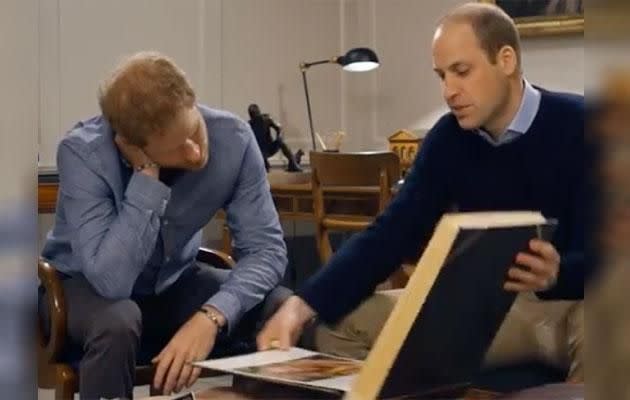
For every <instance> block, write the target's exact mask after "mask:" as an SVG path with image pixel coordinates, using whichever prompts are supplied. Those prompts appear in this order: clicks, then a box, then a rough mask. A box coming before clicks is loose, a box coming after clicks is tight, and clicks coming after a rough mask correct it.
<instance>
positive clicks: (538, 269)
mask: <svg viewBox="0 0 630 400" xmlns="http://www.w3.org/2000/svg"><path fill="white" fill-rule="evenodd" d="M516 263H517V264H519V265H522V266H524V267H528V268H529V269H531V270H532V272H534V273H536V274H538V273H543V274H545V275H548V274H549V270H548V267H546V265H545V261H544V260H543V259H542V258H540V257H536V256H534V255H531V254H527V253H518V255H517V256H516Z"/></svg>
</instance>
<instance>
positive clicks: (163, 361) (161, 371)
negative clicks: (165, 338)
mask: <svg viewBox="0 0 630 400" xmlns="http://www.w3.org/2000/svg"><path fill="white" fill-rule="evenodd" d="M163 353H164V354H162V353H160V355H159V356H158V357H160V360H159V362H158V365H157V368H156V370H155V376H154V377H153V387H154V388H156V389H161V388H162V383H163V382H164V376H165V375H166V372H167V371H168V367H169V366H170V365H171V362H172V361H173V353H172V352H171V351H167V352H163ZM156 358H157V357H156Z"/></svg>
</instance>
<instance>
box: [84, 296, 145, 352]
mask: <svg viewBox="0 0 630 400" xmlns="http://www.w3.org/2000/svg"><path fill="white" fill-rule="evenodd" d="M141 333H142V313H141V312H140V308H139V307H138V305H137V304H136V303H135V302H134V301H132V300H119V301H116V302H112V303H111V304H109V305H107V306H106V307H105V308H104V309H103V310H102V311H101V312H100V313H98V314H96V315H94V316H92V321H91V323H90V325H89V327H88V332H87V337H86V346H87V347H89V346H94V345H106V346H108V347H110V346H111V347H114V348H120V349H121V350H122V349H135V348H137V347H138V345H139V341H140V335H141Z"/></svg>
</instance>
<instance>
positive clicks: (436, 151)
mask: <svg viewBox="0 0 630 400" xmlns="http://www.w3.org/2000/svg"><path fill="white" fill-rule="evenodd" d="M443 125H444V123H442V124H440V123H438V124H436V127H434V128H433V129H432V130H431V131H430V132H429V133H428V134H427V137H426V139H425V140H424V142H423V145H422V148H421V150H420V152H419V154H418V157H417V158H416V160H415V161H414V164H413V167H412V170H411V172H410V174H409V175H408V177H407V178H406V179H405V183H404V184H403V186H402V187H401V189H400V191H399V193H398V194H397V195H396V196H395V198H394V200H393V201H392V202H391V203H390V205H389V206H388V207H387V208H386V209H385V211H384V212H383V213H382V214H381V215H380V216H379V217H378V218H376V220H375V221H374V222H373V223H372V224H371V225H370V227H369V228H368V229H367V230H365V231H363V232H361V233H358V234H356V235H354V236H353V237H352V238H351V239H349V240H348V241H347V242H346V243H344V245H343V246H342V247H341V249H339V250H338V251H337V252H336V253H335V254H334V255H333V257H332V258H331V260H330V262H329V264H328V265H326V266H324V267H323V268H321V270H320V271H319V273H317V274H316V275H314V276H313V277H312V278H311V279H310V280H309V281H307V283H306V284H305V286H304V287H302V288H301V290H299V291H298V295H299V296H300V297H302V299H304V300H305V301H306V303H308V304H309V305H310V306H311V307H312V308H313V309H314V310H315V311H316V312H317V314H318V315H319V317H320V318H321V319H322V320H323V321H324V322H327V323H334V322H336V321H337V320H339V319H340V318H342V317H343V316H344V315H346V314H348V313H349V312H351V311H352V310H353V309H355V308H356V307H357V306H358V305H359V304H360V303H361V302H362V301H363V300H364V299H365V298H367V297H368V296H370V295H371V294H372V293H373V292H374V290H375V288H376V286H377V285H378V284H379V283H380V282H382V281H384V280H385V279H387V278H388V277H389V275H391V274H392V273H393V272H394V271H395V269H396V268H398V267H399V266H400V265H401V264H402V262H403V260H404V259H405V258H406V257H409V256H410V255H417V253H418V250H419V249H420V246H421V245H422V243H423V241H424V240H426V239H427V238H428V237H430V235H431V234H432V232H433V229H434V227H435V224H436V223H437V221H438V219H439V218H440V216H441V215H442V214H443V212H444V210H445V209H446V207H447V204H448V200H447V190H446V185H445V183H444V182H445V181H446V180H447V179H446V178H447V176H446V171H444V170H443V168H442V167H441V166H442V165H445V163H442V162H441V161H442V160H446V159H448V154H447V153H445V152H443V149H444V148H445V147H446V146H443V144H442V143H441V142H442V140H441V137H440V135H441V134H442V133H444V132H439V131H440V130H442V126H443ZM331 293H334V295H331Z"/></svg>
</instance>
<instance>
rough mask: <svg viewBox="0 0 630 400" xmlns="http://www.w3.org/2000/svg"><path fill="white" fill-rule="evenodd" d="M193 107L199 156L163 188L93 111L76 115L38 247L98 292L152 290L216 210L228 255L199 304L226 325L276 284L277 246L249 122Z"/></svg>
mask: <svg viewBox="0 0 630 400" xmlns="http://www.w3.org/2000/svg"><path fill="white" fill-rule="evenodd" d="M199 110H200V111H201V113H202V116H203V118H204V121H205V123H206V126H207V128H208V154H209V161H208V164H207V165H206V166H205V167H204V168H203V169H202V170H199V171H194V172H190V171H182V172H181V173H180V174H179V175H178V176H176V177H174V179H173V180H172V182H169V185H168V186H167V185H166V184H164V183H163V182H161V181H159V180H157V179H154V178H151V177H149V176H147V175H145V174H142V173H137V172H133V171H132V170H131V169H129V168H128V167H127V166H126V165H125V164H124V163H123V161H122V158H121V155H120V153H119V151H118V149H117V147H116V145H115V143H114V140H113V138H114V137H113V131H112V129H111V127H110V125H109V124H108V123H107V121H106V120H105V119H104V118H103V117H101V116H98V117H94V118H92V119H89V120H86V121H82V122H80V123H78V124H77V125H76V126H75V127H74V128H73V129H72V130H71V131H70V132H69V134H68V135H67V136H66V137H64V139H63V140H62V141H61V143H60V144H59V148H58V152H57V168H58V170H59V198H58V202H57V210H56V215H55V223H54V226H53V229H52V230H51V232H50V233H49V234H48V238H47V241H46V244H45V246H44V250H43V254H42V255H43V257H44V258H46V259H47V260H49V261H50V262H51V263H52V264H53V265H54V266H55V267H56V268H57V269H58V270H59V271H61V272H63V273H66V274H69V275H76V274H82V275H84V276H85V277H86V279H87V280H88V281H89V282H90V283H91V285H92V286H93V287H94V289H95V290H96V291H97V292H98V293H99V294H100V295H101V296H104V297H106V298H112V299H118V298H129V297H131V296H132V295H146V294H154V293H161V292H163V291H164V290H166V289H167V288H168V287H169V286H171V285H172V284H173V283H174V282H175V281H176V280H177V279H178V278H179V277H180V276H181V274H182V273H183V272H184V271H185V270H186V269H187V268H189V267H190V266H192V265H193V263H194V262H195V257H196V254H197V252H198V249H199V246H200V245H201V235H202V231H201V230H202V228H203V227H204V226H205V225H206V224H207V223H208V222H209V221H210V219H211V218H212V217H213V216H214V215H215V213H216V212H217V211H218V210H220V209H225V210H226V214H227V223H228V226H229V228H230V232H231V234H232V236H233V247H234V255H235V257H236V259H237V260H238V262H237V265H236V267H235V268H234V270H233V271H232V273H231V274H230V277H229V279H228V280H227V282H225V283H224V284H223V285H222V286H221V288H220V290H219V291H218V292H217V293H216V294H214V295H212V296H211V297H209V299H208V302H207V304H209V305H212V306H214V307H216V308H217V309H218V310H219V311H220V312H221V313H223V314H224V315H225V317H226V319H227V321H228V327H229V328H231V327H233V326H234V325H235V324H236V323H237V322H238V321H239V320H240V318H241V317H242V315H243V314H244V313H245V312H246V311H248V310H250V309H251V308H252V307H254V306H255V305H257V304H258V303H259V302H261V301H262V300H263V299H264V297H265V295H266V294H267V293H268V292H269V291H270V290H271V289H273V288H274V287H276V286H277V285H278V284H279V282H280V281H281V279H282V276H283V275H284V271H285V268H286V264H287V257H286V247H285V243H284V239H283V233H282V229H281V226H280V222H279V219H278V214H277V212H276V209H275V207H274V204H273V200H272V198H271V192H270V190H269V183H268V180H267V175H266V170H265V167H264V163H263V159H262V156H261V154H260V150H259V149H258V147H257V144H256V140H255V139H254V135H253V133H252V131H251V129H250V127H249V125H248V124H247V123H245V122H244V121H242V120H241V119H239V118H238V117H236V116H234V115H233V114H230V113H227V112H223V111H218V110H213V109H210V108H207V107H204V106H199Z"/></svg>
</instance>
